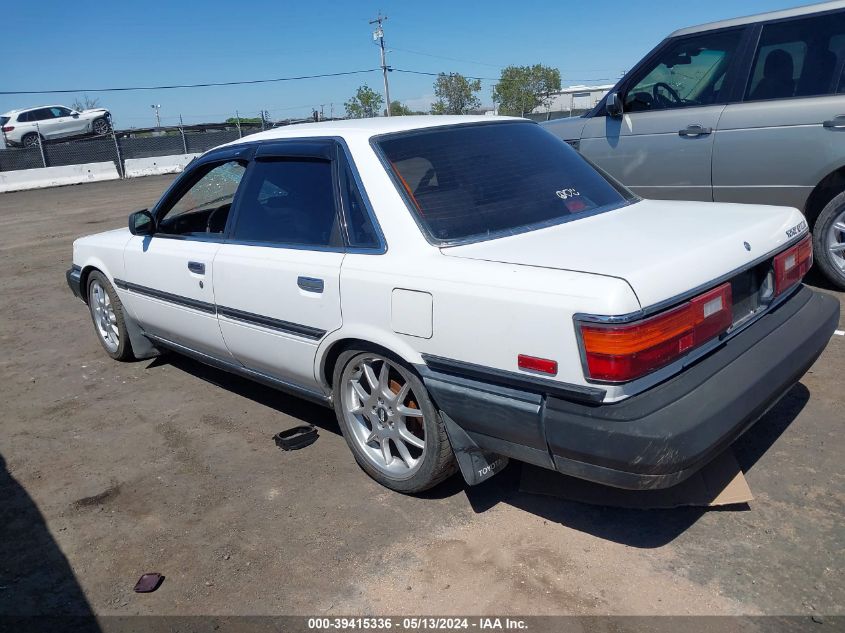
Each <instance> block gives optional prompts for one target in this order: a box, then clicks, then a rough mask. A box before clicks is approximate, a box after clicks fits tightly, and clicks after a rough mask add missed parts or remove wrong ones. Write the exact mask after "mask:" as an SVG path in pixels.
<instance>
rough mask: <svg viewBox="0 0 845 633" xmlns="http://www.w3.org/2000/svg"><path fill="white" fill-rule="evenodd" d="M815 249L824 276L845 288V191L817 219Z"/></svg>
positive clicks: (829, 203)
mask: <svg viewBox="0 0 845 633" xmlns="http://www.w3.org/2000/svg"><path fill="white" fill-rule="evenodd" d="M813 251H814V254H815V259H816V264H817V265H818V267H819V269H820V270H821V271H822V272H823V273H824V276H825V277H827V278H828V280H830V281H831V282H832V283H833V284H834V285H835V286H836V287H837V288H839V289H841V290H845V192H842V193H840V194H839V195H838V196H836V197H835V198H834V199H833V200H831V201H830V202H828V203H827V206H825V208H824V209H822V212H821V213H820V214H819V217H818V218H817V219H816V224H815V226H814V227H813Z"/></svg>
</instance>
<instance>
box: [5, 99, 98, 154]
mask: <svg viewBox="0 0 845 633" xmlns="http://www.w3.org/2000/svg"><path fill="white" fill-rule="evenodd" d="M0 128H2V131H3V137H4V138H5V139H6V145H8V146H9V147H33V146H35V145H37V144H38V137H39V135H40V136H41V139H42V140H52V139H57V138H65V137H70V136H83V135H88V134H95V135H97V136H102V135H103V134H108V133H109V132H110V131H111V113H110V112H109V111H108V110H106V109H105V108H94V109H91V110H83V111H82V112H79V111H77V110H73V109H71V108H67V107H65V106H62V105H52V106H39V107H37V108H26V109H25V110H10V111H9V112H6V113H5V114H3V115H0Z"/></svg>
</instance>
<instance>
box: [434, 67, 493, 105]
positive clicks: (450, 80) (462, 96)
mask: <svg viewBox="0 0 845 633" xmlns="http://www.w3.org/2000/svg"><path fill="white" fill-rule="evenodd" d="M479 90H481V81H480V80H478V79H475V80H473V81H470V80H469V79H467V78H466V77H464V76H463V75H461V74H458V73H449V74H448V75H447V74H446V73H440V74H439V75H437V80H436V81H435V82H434V96H436V97H437V101H435V102H434V103H433V104H432V105H431V113H432V114H468V113H469V112H470V110H475V109H477V108H480V107H481V101H480V100H479V98H478V96H477V95H476V93H477V92H478V91H479Z"/></svg>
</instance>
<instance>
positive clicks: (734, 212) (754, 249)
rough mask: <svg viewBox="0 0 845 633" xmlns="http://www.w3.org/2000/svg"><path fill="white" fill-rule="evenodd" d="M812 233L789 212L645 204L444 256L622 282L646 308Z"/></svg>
mask: <svg viewBox="0 0 845 633" xmlns="http://www.w3.org/2000/svg"><path fill="white" fill-rule="evenodd" d="M796 227H800V228H799V229H796ZM790 229H792V231H790V235H788V234H787V231H788V230H790ZM806 231H807V228H806V223H805V221H804V216H803V215H801V213H800V212H799V211H798V210H797V209H792V208H789V207H774V206H763V205H746V204H726V203H712V202H679V201H665V200H642V201H639V202H637V203H634V204H631V205H628V206H626V207H623V208H620V209H616V210H613V211H609V212H607V213H601V214H599V215H595V216H592V217H587V218H581V219H578V220H574V221H572V222H566V223H563V224H559V225H557V226H553V227H549V228H544V229H540V230H536V231H529V232H527V233H522V234H519V235H513V236H509V237H503V238H499V239H492V240H488V241H484V242H477V243H474V244H465V245H461V246H451V247H444V248H442V249H441V251H442V252H443V254H444V255H448V256H450V257H465V258H470V259H481V260H488V261H496V262H504V263H510V264H521V265H525V266H537V267H542V268H556V269H562V270H572V271H580V272H587V273H594V274H600V275H607V276H611V277H619V278H621V279H624V280H626V281H627V282H628V283H629V284H630V285H631V287H632V289H633V290H634V292H635V293H636V295H637V297H638V299H639V301H640V304H641V306H642V307H643V308H645V307H648V306H650V305H654V304H656V303H659V302H661V301H665V300H667V299H671V298H673V297H676V296H678V295H680V294H682V293H684V292H688V291H689V290H691V289H693V288H697V287H699V286H702V285H705V284H707V283H708V282H710V281H713V280H715V279H717V278H719V277H721V276H723V275H725V274H727V273H730V272H732V271H734V270H736V269H738V268H741V267H743V266H745V265H747V264H749V263H751V262H753V261H755V260H757V259H759V258H761V257H763V256H765V255H767V254H770V253H772V251H775V250H777V249H779V248H780V247H782V246H783V245H785V244H786V243H787V242H789V241H791V240H792V239H794V237H795V236H796V235H797V234H798V232H806ZM746 243H747V244H748V246H749V247H750V250H749V249H748V248H746V246H745V244H746Z"/></svg>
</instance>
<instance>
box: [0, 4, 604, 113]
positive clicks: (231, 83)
mask: <svg viewBox="0 0 845 633" xmlns="http://www.w3.org/2000/svg"><path fill="white" fill-rule="evenodd" d="M382 20H384V18H382ZM382 37H383V36H382ZM379 70H380V71H382V73H383V74H384V76H385V97H389V92H388V86H387V73H388V72H398V73H407V74H411V75H423V76H427V77H439V76H440V75H442V74H445V75H448V74H449V73H443V72H426V71H422V70H410V69H406V68H392V67H390V66H387V64H386V62H385V63H384V65H383V66H381V67H379V68H367V69H366V70H350V71H345V72H336V73H323V74H319V75H298V76H295V77H278V78H275V79H250V80H241V81H223V82H210V83H200V84H173V85H164V86H121V87H113V88H72V89H71V88H66V89H60V90H2V91H0V95H34V94H69V93H78V92H83V93H84V92H132V91H139V90H174V89H182V88H210V87H219V86H243V85H254V84H265V83H277V82H284V81H299V80H303V79H321V78H327V77H343V76H348V75H360V74H366V73H372V72H377V71H379ZM462 76H464V77H466V78H467V79H478V80H480V81H493V82H502V81H509V80H507V79H505V80H503V79H501V78H500V77H482V76H477V75H462ZM617 79H618V78H611V77H591V78H588V79H574V78H571V77H567V80H568V81H613V82H615V81H616V80H617ZM513 81H519V80H513ZM290 109H294V108H290Z"/></svg>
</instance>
